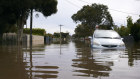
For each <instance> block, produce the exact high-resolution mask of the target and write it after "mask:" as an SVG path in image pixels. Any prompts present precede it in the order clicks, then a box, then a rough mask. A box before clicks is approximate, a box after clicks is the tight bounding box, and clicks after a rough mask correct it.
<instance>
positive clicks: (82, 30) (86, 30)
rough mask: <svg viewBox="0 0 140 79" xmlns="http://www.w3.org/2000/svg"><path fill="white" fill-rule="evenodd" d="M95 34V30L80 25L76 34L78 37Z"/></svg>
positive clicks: (76, 29)
mask: <svg viewBox="0 0 140 79" xmlns="http://www.w3.org/2000/svg"><path fill="white" fill-rule="evenodd" d="M92 33H93V30H92V28H91V27H90V26H86V25H80V24H79V25H78V26H77V27H76V28H75V34H76V36H77V37H86V36H91V35H92Z"/></svg>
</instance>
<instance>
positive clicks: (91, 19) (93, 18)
mask: <svg viewBox="0 0 140 79" xmlns="http://www.w3.org/2000/svg"><path fill="white" fill-rule="evenodd" d="M72 19H73V20H74V21H75V22H76V23H78V22H80V23H81V24H80V25H78V26H77V27H76V29H75V33H76V35H78V36H80V37H85V36H88V35H92V34H93V31H94V29H95V26H96V25H102V26H107V28H106V29H111V26H112V25H113V19H112V17H111V15H110V13H109V11H108V7H107V6H106V5H103V4H92V5H87V6H83V8H82V9H81V10H79V11H78V12H77V13H76V14H73V15H72ZM86 33H88V34H86Z"/></svg>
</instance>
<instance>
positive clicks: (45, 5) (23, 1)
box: [0, 0, 57, 41]
mask: <svg viewBox="0 0 140 79" xmlns="http://www.w3.org/2000/svg"><path fill="white" fill-rule="evenodd" d="M56 6H57V1H56V0H0V21H2V22H0V24H2V26H1V27H2V28H5V26H6V25H5V24H10V25H13V24H17V26H18V34H19V36H20V39H19V40H20V41H21V38H22V33H23V26H24V24H25V21H26V20H27V17H28V16H29V13H30V11H33V10H35V11H38V12H41V13H42V14H43V15H44V16H45V17H47V16H50V15H51V14H53V13H56V12H57V9H56ZM3 19H4V20H3Z"/></svg>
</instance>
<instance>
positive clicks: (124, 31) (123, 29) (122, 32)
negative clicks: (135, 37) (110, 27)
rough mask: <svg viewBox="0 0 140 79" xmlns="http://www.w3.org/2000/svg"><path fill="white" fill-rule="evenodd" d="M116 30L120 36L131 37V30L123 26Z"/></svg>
mask: <svg viewBox="0 0 140 79" xmlns="http://www.w3.org/2000/svg"><path fill="white" fill-rule="evenodd" d="M114 30H115V31H117V32H118V33H119V35H120V36H128V35H129V29H128V28H127V27H125V26H121V27H120V28H115V29H114Z"/></svg>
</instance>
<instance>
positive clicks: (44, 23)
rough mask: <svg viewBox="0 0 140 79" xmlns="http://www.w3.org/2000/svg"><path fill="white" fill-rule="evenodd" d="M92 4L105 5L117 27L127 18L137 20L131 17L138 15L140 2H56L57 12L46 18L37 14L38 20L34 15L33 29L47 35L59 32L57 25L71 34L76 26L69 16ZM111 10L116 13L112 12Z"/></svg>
mask: <svg viewBox="0 0 140 79" xmlns="http://www.w3.org/2000/svg"><path fill="white" fill-rule="evenodd" d="M92 3H100V4H104V5H107V6H108V8H109V11H110V13H111V15H112V17H113V20H114V23H115V24H117V25H121V24H123V25H126V17H127V16H132V18H133V21H136V20H137V19H138V18H139V15H133V14H140V5H139V4H140V2H139V1H137V0H73V1H72V0H58V6H57V7H58V12H57V13H56V14H53V15H52V16H49V17H47V18H45V17H44V16H43V15H42V14H41V13H39V18H35V14H34V19H33V27H35V28H44V29H46V31H47V32H48V33H54V32H59V25H60V24H62V25H64V26H63V27H62V29H63V30H62V31H63V32H66V31H68V32H70V33H71V34H73V33H74V29H75V27H76V25H77V24H75V23H74V22H73V20H72V19H71V16H72V15H73V14H75V13H76V12H77V11H78V10H80V9H81V8H82V7H83V6H84V5H89V4H92ZM112 9H113V10H117V11H113V10H112ZM119 11H120V12H119ZM123 12H125V13H123ZM129 13H130V14H129ZM29 21H30V20H29V19H28V21H27V23H28V24H27V25H28V27H29V23H30V22H29Z"/></svg>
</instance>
